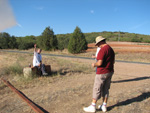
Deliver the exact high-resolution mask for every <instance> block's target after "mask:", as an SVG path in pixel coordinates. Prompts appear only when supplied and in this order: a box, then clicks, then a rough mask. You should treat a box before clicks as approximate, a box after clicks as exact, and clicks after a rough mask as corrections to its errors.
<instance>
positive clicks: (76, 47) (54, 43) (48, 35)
mask: <svg viewBox="0 0 150 113" xmlns="http://www.w3.org/2000/svg"><path fill="white" fill-rule="evenodd" d="M35 43H37V46H38V47H39V48H41V49H43V50H46V51H51V50H54V51H55V50H63V49H65V48H68V51H69V52H70V53H73V54H75V53H81V52H84V51H85V50H86V49H87V41H86V39H85V36H84V34H83V33H82V31H81V29H80V28H79V27H78V26H77V27H76V28H75V30H74V32H73V33H72V35H69V37H67V38H66V35H65V36H64V35H58V36H57V35H55V34H54V32H53V29H51V28H50V27H46V28H45V30H44V31H43V32H42V33H41V35H40V36H33V35H31V36H25V37H15V36H10V35H9V34H8V33H6V32H3V33H0V49H20V50H25V49H30V48H33V46H34V44H35Z"/></svg>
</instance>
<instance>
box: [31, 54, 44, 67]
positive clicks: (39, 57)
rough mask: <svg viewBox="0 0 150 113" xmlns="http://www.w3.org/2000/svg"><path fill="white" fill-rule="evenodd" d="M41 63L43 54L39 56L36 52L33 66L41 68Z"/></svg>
mask: <svg viewBox="0 0 150 113" xmlns="http://www.w3.org/2000/svg"><path fill="white" fill-rule="evenodd" d="M41 61H42V56H41V54H38V53H37V52H34V56H33V66H39V64H40V62H41Z"/></svg>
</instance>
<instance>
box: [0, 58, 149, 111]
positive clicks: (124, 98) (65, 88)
mask: <svg viewBox="0 0 150 113" xmlns="http://www.w3.org/2000/svg"><path fill="white" fill-rule="evenodd" d="M82 61H83V60H82ZM83 62H84V61H83ZM85 62H86V63H87V65H90V64H91V62H93V61H92V60H85ZM149 68H150V65H143V64H131V63H130V64H129V63H120V62H116V64H115V73H114V76H113V79H112V85H111V89H110V98H109V102H108V112H109V113H127V112H130V113H149V111H150V107H149V106H150V87H149V84H150V69H149ZM94 76H95V72H94V69H93V72H91V73H90V74H85V73H75V74H72V75H67V76H58V77H47V78H46V77H42V78H37V79H36V80H34V82H33V83H32V84H31V83H30V84H28V85H26V86H23V87H21V86H20V88H21V89H19V90H21V91H22V92H23V93H24V94H25V95H26V96H28V97H29V98H30V99H31V100H33V101H34V102H35V103H36V104H38V105H39V106H41V107H43V108H44V109H45V110H47V111H49V112H50V113H84V112H83V110H82V108H83V107H84V106H88V105H89V104H90V102H91V97H92V88H93V83H94ZM3 92H4V93H3ZM100 103H101V101H99V102H98V104H100ZM32 112H34V111H32V110H31V109H30V107H28V106H27V104H26V103H25V102H23V101H22V100H21V99H20V98H19V97H18V96H17V95H16V94H14V93H13V92H11V91H9V89H8V88H7V87H4V89H2V90H0V113H32ZM100 112H101V111H97V113H100Z"/></svg>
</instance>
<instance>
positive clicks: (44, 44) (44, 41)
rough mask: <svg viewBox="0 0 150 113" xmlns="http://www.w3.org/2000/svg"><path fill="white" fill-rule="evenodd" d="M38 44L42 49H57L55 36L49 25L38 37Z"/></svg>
mask: <svg viewBox="0 0 150 113" xmlns="http://www.w3.org/2000/svg"><path fill="white" fill-rule="evenodd" d="M38 45H39V47H40V48H42V49H44V50H55V49H57V46H58V44H57V38H56V36H55V35H54V32H53V30H52V29H50V27H46V28H45V30H44V31H43V33H42V35H41V36H40V37H39V39H38Z"/></svg>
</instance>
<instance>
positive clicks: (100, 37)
mask: <svg viewBox="0 0 150 113" xmlns="http://www.w3.org/2000/svg"><path fill="white" fill-rule="evenodd" d="M103 40H106V39H105V38H103V37H102V36H98V37H96V39H95V41H96V43H95V46H97V44H98V43H99V42H101V41H103Z"/></svg>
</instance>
